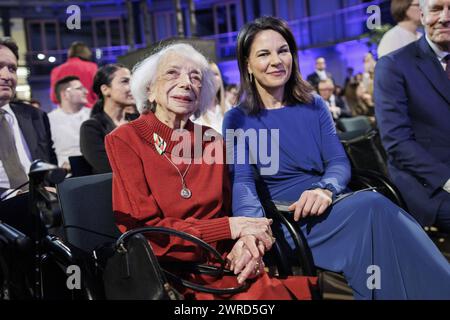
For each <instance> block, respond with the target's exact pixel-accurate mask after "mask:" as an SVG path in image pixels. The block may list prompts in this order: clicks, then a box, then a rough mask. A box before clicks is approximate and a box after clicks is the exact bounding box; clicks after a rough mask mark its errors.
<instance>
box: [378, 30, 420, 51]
mask: <svg viewBox="0 0 450 320" xmlns="http://www.w3.org/2000/svg"><path fill="white" fill-rule="evenodd" d="M421 36H422V33H420V32H416V33H412V32H411V31H409V30H406V29H405V28H402V27H400V26H399V25H396V26H395V27H393V28H392V29H390V30H389V31H388V32H386V33H385V34H384V36H383V38H381V41H380V44H379V45H378V49H377V52H378V59H379V58H381V57H382V56H385V55H387V54H389V53H391V52H392V51H395V50H397V49H400V48H403V47H404V46H406V45H408V44H410V43H411V42H414V41H416V40H418V39H420V37H421Z"/></svg>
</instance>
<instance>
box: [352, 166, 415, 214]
mask: <svg viewBox="0 0 450 320" xmlns="http://www.w3.org/2000/svg"><path fill="white" fill-rule="evenodd" d="M349 187H350V188H351V189H352V190H355V191H356V190H360V189H364V188H369V187H375V188H376V190H377V191H378V192H379V193H381V194H383V195H384V196H386V197H387V198H389V199H390V200H391V201H392V202H394V203H395V204H396V205H398V206H399V207H400V208H402V209H404V210H408V208H407V206H406V203H405V201H404V200H403V198H402V196H401V193H400V191H399V190H398V189H397V187H396V186H395V185H394V184H393V183H392V181H391V180H390V179H389V178H388V177H386V176H385V175H383V174H381V173H379V172H377V171H374V170H368V169H364V170H363V169H356V168H352V178H351V181H350V183H349Z"/></svg>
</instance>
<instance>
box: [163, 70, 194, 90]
mask: <svg viewBox="0 0 450 320" xmlns="http://www.w3.org/2000/svg"><path fill="white" fill-rule="evenodd" d="M183 74H185V75H187V77H188V78H189V81H190V83H191V84H192V85H193V86H195V87H201V86H202V80H203V79H202V76H201V74H199V73H197V72H193V71H188V72H182V71H181V70H177V69H169V70H167V71H166V72H165V73H164V74H163V75H162V76H160V77H159V78H160V79H161V80H164V81H169V82H174V81H179V80H180V79H181V78H182V75H183Z"/></svg>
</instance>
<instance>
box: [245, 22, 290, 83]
mask: <svg viewBox="0 0 450 320" xmlns="http://www.w3.org/2000/svg"><path fill="white" fill-rule="evenodd" d="M247 69H248V72H249V73H250V74H253V76H254V77H255V82H256V85H257V87H258V86H261V87H263V88H265V89H266V90H267V91H271V90H272V89H280V88H282V87H284V85H285V84H286V83H287V82H288V80H289V78H290V76H291V72H292V54H291V51H290V49H289V45H288V43H287V41H286V40H285V39H284V38H283V36H282V35H281V34H279V33H278V32H276V31H273V30H264V31H261V32H259V33H258V34H257V35H256V36H255V39H254V40H253V43H252V45H251V47H250V54H249V57H248V64H247Z"/></svg>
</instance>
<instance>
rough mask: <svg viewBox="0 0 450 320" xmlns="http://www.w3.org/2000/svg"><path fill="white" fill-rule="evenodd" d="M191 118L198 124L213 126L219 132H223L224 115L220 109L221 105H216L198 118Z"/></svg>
mask: <svg viewBox="0 0 450 320" xmlns="http://www.w3.org/2000/svg"><path fill="white" fill-rule="evenodd" d="M191 120H192V122H194V123H196V124H200V125H202V126H207V127H210V128H213V129H214V130H216V131H217V132H218V133H220V134H222V122H223V115H222V112H221V110H220V105H216V107H215V108H214V109H212V110H211V109H208V110H207V111H206V112H205V113H204V114H203V115H201V116H200V117H199V118H197V119H195V118H194V117H191Z"/></svg>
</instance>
